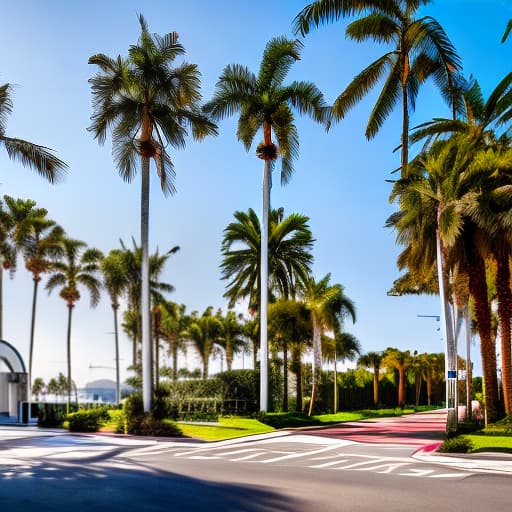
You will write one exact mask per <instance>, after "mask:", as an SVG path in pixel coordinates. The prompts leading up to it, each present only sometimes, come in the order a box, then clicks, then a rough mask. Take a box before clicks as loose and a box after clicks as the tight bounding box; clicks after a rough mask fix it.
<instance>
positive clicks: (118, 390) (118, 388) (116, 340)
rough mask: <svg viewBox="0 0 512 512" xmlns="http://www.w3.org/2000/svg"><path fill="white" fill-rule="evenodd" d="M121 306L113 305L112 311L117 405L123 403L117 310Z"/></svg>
mask: <svg viewBox="0 0 512 512" xmlns="http://www.w3.org/2000/svg"><path fill="white" fill-rule="evenodd" d="M118 309H119V304H112V311H113V312H114V344H115V353H116V403H118V404H119V403H120V402H121V378H120V376H119V328H118V324H117V310H118Z"/></svg>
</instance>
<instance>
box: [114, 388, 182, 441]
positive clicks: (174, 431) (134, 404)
mask: <svg viewBox="0 0 512 512" xmlns="http://www.w3.org/2000/svg"><path fill="white" fill-rule="evenodd" d="M165 400H166V396H165V390H162V389H161V388H158V391H157V393H156V397H155V403H157V404H158V405H157V409H156V411H157V413H156V415H155V411H153V412H151V413H144V406H143V401H142V395H141V394H140V393H135V394H133V395H131V396H129V397H128V398H127V399H126V400H125V402H124V406H123V408H124V421H125V429H124V430H125V433H126V434H132V435H136V436H169V437H176V436H180V435H181V430H180V429H179V427H178V426H177V425H176V424H175V423H174V422H172V421H170V420H164V419H163V417H165V415H166V412H167V409H166V407H167V405H166V403H165Z"/></svg>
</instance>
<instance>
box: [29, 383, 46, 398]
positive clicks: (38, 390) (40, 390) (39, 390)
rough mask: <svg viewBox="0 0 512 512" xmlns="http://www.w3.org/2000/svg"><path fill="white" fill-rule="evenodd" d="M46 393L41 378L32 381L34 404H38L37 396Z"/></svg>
mask: <svg viewBox="0 0 512 512" xmlns="http://www.w3.org/2000/svg"><path fill="white" fill-rule="evenodd" d="M45 392H46V384H45V383H44V380H43V379H42V378H41V377H37V378H36V379H34V383H33V384H32V395H34V397H35V399H36V402H39V395H44V393H45Z"/></svg>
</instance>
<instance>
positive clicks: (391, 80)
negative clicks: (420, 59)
mask: <svg viewBox="0 0 512 512" xmlns="http://www.w3.org/2000/svg"><path fill="white" fill-rule="evenodd" d="M400 72H401V66H400V64H399V62H398V61H397V62H395V64H394V66H393V68H392V70H391V72H390V74H389V76H388V78H387V80H386V82H385V84H384V87H383V88H382V91H381V93H380V95H379V97H378V99H377V102H376V103H375V106H374V107H373V110H372V112H371V114H370V118H369V120H368V124H367V126H366V133H365V135H366V138H367V139H372V138H373V137H375V135H376V134H377V132H378V131H379V128H380V127H381V126H382V125H383V124H384V121H385V120H386V119H387V117H388V116H389V114H390V113H391V112H392V111H393V109H394V107H395V105H396V103H397V101H398V100H399V98H400V91H401V82H400Z"/></svg>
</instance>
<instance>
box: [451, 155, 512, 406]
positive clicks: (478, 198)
mask: <svg viewBox="0 0 512 512" xmlns="http://www.w3.org/2000/svg"><path fill="white" fill-rule="evenodd" d="M465 174H466V175H467V179H471V181H473V182H475V183H476V185H477V186H474V187H471V189H470V190H469V191H467V192H466V193H465V194H464V196H463V197H462V198H461V204H462V205H463V213H464V214H466V216H467V217H468V218H469V219H471V221H472V222H474V223H475V224H476V225H477V226H478V227H479V229H481V230H482V231H483V232H484V233H485V236H486V239H487V240H486V243H485V245H486V247H485V249H486V252H488V253H489V254H490V255H491V256H492V258H493V259H494V261H495V263H496V271H495V287H496V297H497V302H498V318H499V328H500V340H501V359H502V364H501V370H502V383H503V402H504V406H505V413H506V414H507V415H508V414H510V413H511V412H512V348H511V340H512V335H511V321H512V311H511V308H512V290H511V284H510V283H511V276H510V259H511V257H512V238H511V235H510V222H511V220H512V219H511V216H512V202H511V200H510V189H511V186H512V149H508V150H507V151H499V150H497V151H496V150H493V149H488V150H486V151H480V152H479V153H478V154H477V155H476V156H475V158H474V160H473V161H472V163H471V167H470V169H469V170H468V171H466V173H465ZM486 256H488V255H487V254H486ZM469 282H470V284H471V279H470V281H469Z"/></svg>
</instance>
